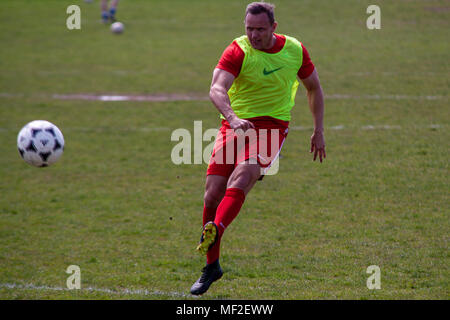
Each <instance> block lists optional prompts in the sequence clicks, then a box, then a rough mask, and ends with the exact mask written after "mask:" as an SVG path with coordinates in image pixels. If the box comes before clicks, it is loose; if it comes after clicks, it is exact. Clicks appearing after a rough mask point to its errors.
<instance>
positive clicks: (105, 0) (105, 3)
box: [100, 0, 109, 23]
mask: <svg viewBox="0 0 450 320" xmlns="http://www.w3.org/2000/svg"><path fill="white" fill-rule="evenodd" d="M100 9H101V11H102V22H103V23H108V19H109V13H108V0H102V1H101V2H100Z"/></svg>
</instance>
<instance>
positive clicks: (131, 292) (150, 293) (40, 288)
mask: <svg viewBox="0 0 450 320" xmlns="http://www.w3.org/2000/svg"><path fill="white" fill-rule="evenodd" d="M0 288H5V289H11V290H36V291H71V292H77V291H89V292H101V293H108V294H118V295H143V296H169V297H173V298H178V297H183V298H188V297H189V298H196V296H193V295H190V294H186V293H183V292H176V291H171V292H164V291H160V290H154V291H149V290H147V289H122V290H112V289H108V288H94V287H86V288H81V289H72V290H71V289H68V288H62V287H50V286H37V285H34V284H31V283H28V284H17V283H0Z"/></svg>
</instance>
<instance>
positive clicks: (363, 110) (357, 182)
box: [0, 0, 450, 299]
mask: <svg viewBox="0 0 450 320" xmlns="http://www.w3.org/2000/svg"><path fill="white" fill-rule="evenodd" d="M72 2H73V1H50V0H47V1H44V0H41V1H34V2H30V1H23V0H14V1H13V0H5V1H2V2H1V3H0V26H1V28H0V43H2V48H1V49H0V68H1V70H2V71H1V72H0V154H1V156H0V194H1V196H0V249H1V250H0V298H2V299H130V298H132V299H174V298H175V299H180V298H181V299H184V298H186V299H190V298H191V296H190V295H189V288H190V286H191V284H192V283H193V282H194V281H195V280H196V279H197V278H198V276H199V275H200V269H201V268H202V266H203V265H204V259H203V258H202V257H199V256H198V255H197V254H196V252H195V250H194V248H195V246H196V244H197V242H198V240H199V237H200V231H201V211H202V197H203V188H204V177H205V172H206V164H202V165H180V166H176V165H174V164H173V163H172V161H171V158H170V154H171V150H172V148H173V146H174V145H175V144H176V143H174V142H171V141H170V136H171V132H172V131H173V130H175V129H177V128H186V129H188V130H190V131H191V133H193V122H194V121H197V120H202V121H203V129H204V130H206V129H208V128H217V127H218V126H219V121H218V115H217V112H216V110H215V108H214V107H213V105H212V104H211V103H210V102H209V101H205V100H199V101H173V102H136V101H134V102H133V101H122V102H105V101H84V100H67V101H65V100H58V99H54V98H53V95H54V94H97V95H102V94H113V95H133V94H135V95H152V94H185V95H195V96H199V97H203V96H207V94H208V90H209V84H210V80H211V75H212V70H213V68H214V66H215V65H216V63H217V61H218V59H219V57H220V54H221V53H222V51H223V50H224V48H225V47H226V46H227V45H228V44H229V43H230V42H231V41H232V39H234V38H235V37H237V36H240V35H241V34H242V33H243V32H244V29H243V13H244V10H245V6H246V4H247V3H246V2H244V1H181V0H180V1H170V2H169V1H147V0H146V1H143V0H140V1H138V0H136V1H123V2H121V3H120V4H119V9H118V13H117V17H118V19H119V20H120V21H122V22H123V23H124V24H125V32H124V34H122V35H120V36H116V35H113V34H111V33H110V31H109V27H108V26H104V25H102V24H101V23H100V12H99V6H98V1H97V2H95V1H94V3H93V4H86V3H84V2H82V1H78V2H79V3H77V4H78V5H80V7H81V19H82V29H81V30H73V31H69V30H67V28H66V23H65V22H66V19H67V17H68V15H67V14H66V8H67V6H68V5H70V4H73V3H72ZM273 2H274V3H275V4H276V5H277V9H276V19H277V20H278V22H279V26H278V30H277V31H278V32H280V33H285V34H289V35H292V36H294V37H297V38H298V39H300V40H301V41H302V42H303V43H304V44H305V46H306V47H307V48H308V50H309V52H310V54H311V57H312V60H313V62H314V63H315V65H316V67H317V70H318V72H319V76H320V78H321V81H322V85H323V88H324V92H325V94H326V101H325V108H326V117H325V126H326V130H325V138H326V142H327V159H326V160H325V162H324V163H323V164H319V163H314V162H312V161H311V160H312V157H311V155H310V154H309V153H308V152H307V150H308V147H309V136H310V134H311V130H310V129H311V127H312V120H311V115H310V113H309V110H308V106H307V101H306V98H305V96H304V89H302V90H299V94H298V97H297V104H296V107H295V108H294V109H293V118H292V121H291V131H290V133H289V136H288V139H287V141H286V143H285V145H284V147H283V151H282V155H283V158H282V159H281V162H280V171H279V173H278V174H277V175H274V176H270V177H266V178H265V179H264V180H263V181H262V182H258V184H257V186H256V187H255V188H254V189H253V190H252V191H251V192H250V194H249V196H248V197H247V200H246V202H245V204H244V206H243V209H242V211H241V213H240V214H239V216H238V217H237V218H236V220H235V221H234V222H233V223H232V224H231V226H230V227H229V228H228V230H227V232H226V233H225V235H224V239H223V241H222V250H221V252H222V255H221V264H222V267H223V269H224V272H225V274H224V277H223V278H222V279H221V280H220V281H218V282H217V283H215V284H213V286H212V287H211V288H210V290H209V291H208V293H207V294H205V295H204V296H203V297H202V299H217V298H219V299H221V298H223V299H449V298H450V290H449V276H450V273H449V268H448V265H449V254H448V252H449V251H448V241H449V237H448V236H449V196H448V194H449V183H448V176H449V168H448V150H449V141H450V134H449V120H450V119H449V117H450V112H449V95H448V90H449V76H448V75H449V71H450V67H449V61H450V59H449V58H450V55H449V52H450V48H449V42H448V33H447V30H448V28H449V22H448V21H450V19H449V14H450V13H449V11H448V2H447V1H426V2H424V1H378V5H379V6H380V8H381V30H368V29H367V28H366V19H367V17H368V14H366V8H367V7H368V5H369V4H371V2H370V1H356V0H351V1H350V0H349V1H312V0H311V1H306V0H305V1H288V0H283V1H282V0H280V1H273ZM35 119H45V120H49V121H51V122H53V123H55V124H56V125H57V126H58V127H59V128H60V129H61V130H62V132H63V134H64V137H65V140H66V148H65V152H64V155H63V156H62V158H61V159H60V161H59V162H58V163H56V164H55V165H53V166H51V167H49V168H45V169H38V168H34V167H31V166H29V165H27V164H26V163H24V162H23V161H22V160H21V159H20V157H19V155H18V152H17V150H16V136H17V133H18V132H19V130H20V128H21V127H22V126H23V125H25V124H26V123H27V122H29V121H31V120H35ZM205 145H206V143H205V144H204V146H205ZM69 265H78V266H79V267H80V269H81V286H82V289H81V290H70V291H69V290H62V289H64V288H66V279H67V278H68V277H69V275H68V274H66V273H65V270H66V269H67V267H68V266H69ZM370 265H377V266H379V267H380V270H381V289H380V290H369V289H368V288H367V287H366V280H367V278H368V277H369V276H370V275H369V274H367V273H366V268H367V267H368V266H370Z"/></svg>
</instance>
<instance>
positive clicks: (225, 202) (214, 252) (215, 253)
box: [206, 188, 245, 264]
mask: <svg viewBox="0 0 450 320" xmlns="http://www.w3.org/2000/svg"><path fill="white" fill-rule="evenodd" d="M244 200H245V194H244V191H243V190H241V189H238V188H229V189H227V191H226V192H225V196H224V197H223V199H222V201H221V202H220V204H219V206H218V207H217V211H216V218H215V219H214V223H215V224H216V225H217V228H218V229H219V236H218V239H217V242H216V243H215V244H214V246H213V247H212V248H211V249H210V250H209V251H208V254H207V255H206V263H207V264H210V263H213V262H214V261H216V260H217V259H218V258H219V255H220V240H221V238H222V235H223V232H224V231H225V229H226V228H227V227H228V226H229V225H230V223H231V222H232V221H233V220H234V218H236V216H237V215H238V213H239V211H240V210H241V207H242V204H243V203H244Z"/></svg>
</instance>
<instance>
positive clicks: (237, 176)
mask: <svg viewBox="0 0 450 320" xmlns="http://www.w3.org/2000/svg"><path fill="white" fill-rule="evenodd" d="M260 175H261V170H260V167H259V166H258V165H249V164H246V165H242V166H238V167H237V168H236V169H235V171H234V172H233V174H232V175H231V177H230V180H229V181H228V188H240V189H243V190H247V189H248V188H249V187H251V186H253V184H254V183H255V181H256V180H258V178H259V177H260Z"/></svg>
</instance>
